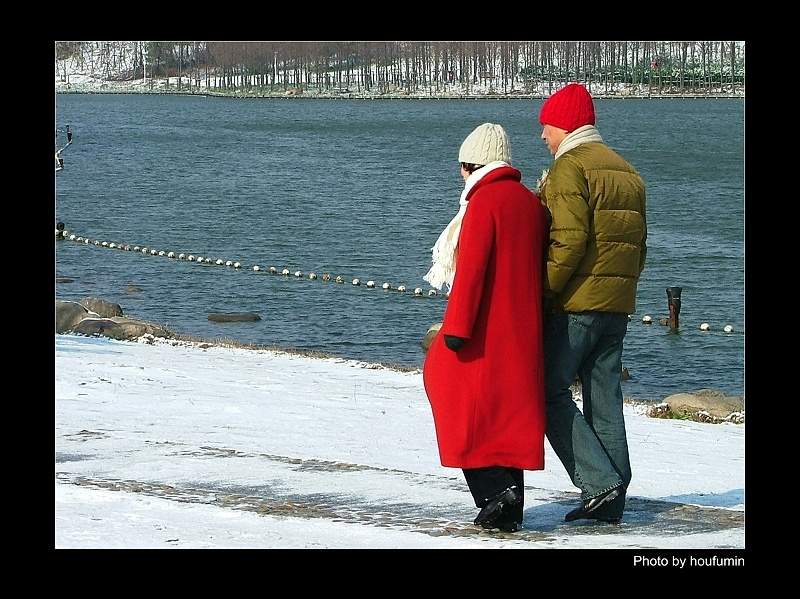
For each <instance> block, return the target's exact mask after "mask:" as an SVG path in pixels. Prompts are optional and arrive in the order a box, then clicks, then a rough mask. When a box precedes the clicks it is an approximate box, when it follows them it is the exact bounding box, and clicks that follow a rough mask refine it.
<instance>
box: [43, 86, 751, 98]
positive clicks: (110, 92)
mask: <svg viewBox="0 0 800 599" xmlns="http://www.w3.org/2000/svg"><path fill="white" fill-rule="evenodd" d="M56 94H61V95H73V94H82V95H127V96H137V95H143V96H195V97H209V98H227V99H236V100H544V99H546V98H548V97H549V96H546V95H542V94H491V95H489V94H479V95H472V94H470V95H466V94H441V95H427V96H426V95H422V94H419V95H405V94H381V95H363V94H354V93H349V94H316V93H314V94H290V95H286V94H276V93H267V94H241V93H222V92H214V91H183V90H181V91H178V90H175V91H170V90H160V91H156V90H147V91H133V90H120V89H91V90H72V89H70V90H65V89H57V90H56ZM592 97H593V98H594V99H596V100H744V98H745V96H744V94H685V93H684V94H647V95H644V94H594V93H593V94H592Z"/></svg>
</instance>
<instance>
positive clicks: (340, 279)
mask: <svg viewBox="0 0 800 599" xmlns="http://www.w3.org/2000/svg"><path fill="white" fill-rule="evenodd" d="M56 238H57V239H66V240H68V241H74V242H76V243H82V244H84V245H94V246H97V247H102V248H108V249H117V250H122V251H128V252H137V253H141V254H143V255H146V256H158V257H166V258H170V259H173V260H178V261H186V262H194V263H195V264H203V265H209V266H225V267H228V268H233V269H234V270H241V269H242V268H243V267H244V265H243V264H242V263H241V262H239V261H234V260H225V259H223V258H212V257H208V256H200V255H194V254H188V253H186V252H180V253H176V252H173V251H165V250H156V249H153V248H150V247H148V246H145V245H132V244H129V243H116V242H108V241H100V240H99V239H94V240H92V239H90V238H89V237H84V236H82V235H75V234H74V233H71V232H69V231H67V230H64V229H56ZM250 270H252V272H255V273H268V274H270V275H278V274H280V275H282V277H283V278H289V277H290V276H291V277H293V278H295V279H304V280H309V281H318V280H319V281H322V282H325V283H328V282H333V283H338V284H344V283H345V281H346V280H347V279H345V277H344V276H342V275H332V274H331V273H327V272H326V273H323V274H322V276H321V277H319V276H318V275H317V273H315V272H309V273H307V274H306V273H304V272H303V271H301V270H295V271H290V270H289V269H288V268H283V269H282V270H278V268H276V267H275V266H270V267H269V268H267V269H265V268H264V267H262V266H261V265H259V264H254V265H253V266H252V267H250ZM349 281H350V283H351V286H353V287H360V288H363V289H377V288H378V286H377V284H376V282H375V281H374V280H372V279H370V280H368V281H367V282H366V284H364V285H362V284H361V281H362V280H361V279H360V278H358V277H356V278H353V279H349ZM380 289H383V290H384V291H395V292H397V293H401V294H405V293H406V291H407V289H408V288H407V287H406V286H405V285H397V286H394V285H392V283H389V282H384V283H382V284H381V285H380ZM449 296H450V294H449V293H440V292H439V291H437V290H436V289H428V290H427V292H426V291H425V290H423V289H422V287H416V288H415V289H414V290H413V294H409V297H415V298H418V297H429V298H435V297H442V298H447V297H449Z"/></svg>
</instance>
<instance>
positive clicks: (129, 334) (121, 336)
mask: <svg viewBox="0 0 800 599" xmlns="http://www.w3.org/2000/svg"><path fill="white" fill-rule="evenodd" d="M73 331H74V332H75V333H80V334H81V335H102V336H103V337H109V338H111V339H118V340H120V341H131V340H133V339H138V338H139V337H172V332H171V331H169V330H167V329H165V328H164V327H161V326H159V325H154V324H152V323H149V322H144V321H142V320H136V319H133V318H126V317H124V316H115V317H113V318H100V317H97V316H90V317H88V318H84V319H83V320H81V321H80V322H79V323H78V324H77V325H76V326H75V327H74V329H73Z"/></svg>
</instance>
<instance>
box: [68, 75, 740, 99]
mask: <svg viewBox="0 0 800 599" xmlns="http://www.w3.org/2000/svg"><path fill="white" fill-rule="evenodd" d="M75 80H76V81H75ZM73 81H75V82H70V83H67V82H65V81H62V80H60V79H58V78H57V79H56V84H55V91H56V93H58V94H143V95H181V96H200V97H211V98H239V99H246V98H249V99H256V98H259V99H267V98H270V99H279V98H280V99H317V100H520V99H523V100H524V99H528V100H530V99H534V100H536V99H545V98H547V97H549V96H550V92H548V91H547V89H545V88H546V86H543V87H542V88H539V89H537V90H536V91H534V92H527V91H523V90H512V91H507V92H505V93H504V92H499V91H496V90H494V89H493V88H490V87H486V86H481V85H475V86H469V87H467V86H449V87H447V88H445V89H437V88H426V89H420V90H416V91H407V90H402V89H400V90H393V91H389V92H381V91H378V90H377V89H376V88H374V89H373V90H370V91H366V90H357V89H347V90H339V91H334V92H330V91H325V90H320V89H314V88H305V89H304V88H288V89H284V88H282V87H279V88H277V89H274V88H273V89H267V88H250V89H243V88H235V89H225V88H218V87H211V86H206V82H205V81H200V82H199V84H192V83H191V82H188V81H187V79H186V78H183V79H182V80H181V82H180V83H179V81H178V78H177V77H171V78H169V79H158V80H148V81H144V80H141V79H140V80H132V81H106V80H101V79H94V78H91V77H88V76H86V75H73ZM558 85H561V84H557V86H556V87H553V89H552V90H551V91H552V92H555V91H557V89H558ZM594 87H595V89H592V90H590V91H591V93H592V96H593V97H594V98H596V99H708V98H715V99H721V98H744V95H745V94H744V89H739V88H737V89H735V90H733V91H731V90H727V91H726V90H724V89H723V90H708V91H705V92H691V91H686V90H681V89H677V88H675V89H663V88H662V89H660V90H659V89H658V88H650V87H649V86H647V85H634V84H617V86H616V87H615V89H612V90H607V89H605V88H602V89H597V87H598V86H594Z"/></svg>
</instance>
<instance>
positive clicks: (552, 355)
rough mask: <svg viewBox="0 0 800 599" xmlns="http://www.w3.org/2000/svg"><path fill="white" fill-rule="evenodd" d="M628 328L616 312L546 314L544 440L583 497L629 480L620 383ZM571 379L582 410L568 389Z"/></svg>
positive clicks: (629, 466) (629, 472) (588, 497)
mask: <svg viewBox="0 0 800 599" xmlns="http://www.w3.org/2000/svg"><path fill="white" fill-rule="evenodd" d="M627 330H628V315H627V314H620V313H617V312H579V313H568V312H567V313H565V312H556V313H552V314H546V315H545V323H544V362H545V397H546V406H547V439H548V441H550V445H551V446H552V447H553V449H554V450H555V452H556V455H558V458H559V459H560V460H561V463H562V464H564V467H565V468H566V469H567V473H568V474H569V477H570V478H571V479H572V482H573V484H574V485H575V486H576V487H579V488H580V489H581V492H582V493H581V497H582V499H583V500H586V499H591V498H593V497H596V496H598V495H601V494H602V493H604V492H605V491H607V490H609V489H611V488H613V487H615V486H618V485H619V484H620V483H623V484H624V485H625V488H626V489H627V487H628V484H629V483H630V481H631V465H630V459H629V457H628V441H627V438H626V436H625V419H624V416H623V413H622V387H621V386H620V377H621V372H622V341H623V339H624V338H625V333H626V332H627ZM576 378H578V379H580V381H581V385H582V387H583V414H581V411H580V410H579V409H578V407H577V406H576V405H575V402H574V401H573V400H572V392H571V391H570V389H569V387H570V385H572V384H573V383H574V382H575V379H576Z"/></svg>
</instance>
